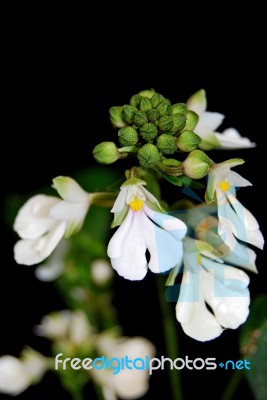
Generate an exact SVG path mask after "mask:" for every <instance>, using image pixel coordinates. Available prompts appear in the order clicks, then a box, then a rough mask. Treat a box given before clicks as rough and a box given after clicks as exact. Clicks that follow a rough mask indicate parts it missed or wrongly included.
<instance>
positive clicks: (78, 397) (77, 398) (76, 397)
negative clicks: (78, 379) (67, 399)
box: [71, 390, 84, 400]
mask: <svg viewBox="0 0 267 400" xmlns="http://www.w3.org/2000/svg"><path fill="white" fill-rule="evenodd" d="M71 396H72V399H73V400H84V398H83V394H82V392H81V391H80V390H75V391H72V392H71Z"/></svg>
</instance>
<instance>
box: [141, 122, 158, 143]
mask: <svg viewBox="0 0 267 400" xmlns="http://www.w3.org/2000/svg"><path fill="white" fill-rule="evenodd" d="M140 134H141V136H142V138H143V139H144V140H146V141H147V142H153V140H154V139H155V137H156V136H157V134H158V128H157V127H156V126H155V125H154V124H152V123H147V124H144V125H143V126H141V128H140Z"/></svg>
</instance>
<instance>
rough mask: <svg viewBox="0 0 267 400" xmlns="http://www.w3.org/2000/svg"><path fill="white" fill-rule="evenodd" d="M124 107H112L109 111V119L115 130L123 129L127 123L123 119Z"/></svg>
mask: <svg viewBox="0 0 267 400" xmlns="http://www.w3.org/2000/svg"><path fill="white" fill-rule="evenodd" d="M121 112H122V107H111V108H110V109H109V118H110V121H111V123H112V125H113V126H114V127H115V128H123V127H124V126H125V125H126V123H125V122H124V121H123V119H122V115H121Z"/></svg>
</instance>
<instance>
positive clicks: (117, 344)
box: [91, 334, 156, 400]
mask: <svg viewBox="0 0 267 400" xmlns="http://www.w3.org/2000/svg"><path fill="white" fill-rule="evenodd" d="M97 347H98V350H99V353H100V354H104V355H105V356H106V357H108V358H113V357H115V358H118V359H121V358H124V357H125V356H128V358H129V359H131V360H133V359H135V358H143V359H144V358H145V357H146V356H148V357H149V358H152V357H154V356H155V352H156V351H155V347H154V346H153V344H152V343H151V342H150V341H149V340H147V339H145V338H143V337H133V338H126V337H121V338H113V337H112V336H110V335H108V334H103V335H99V336H98V339H97ZM91 373H92V375H93V377H94V378H95V379H96V381H98V382H99V384H100V385H102V386H103V389H104V393H105V394H106V399H105V400H111V399H116V396H118V397H120V398H121V399H138V398H139V397H141V396H143V395H144V394H145V393H146V392H147V390H148V388H149V374H148V371H147V370H137V369H131V370H130V369H122V370H121V371H120V372H119V373H118V374H116V375H115V374H113V371H112V370H96V369H92V370H91ZM112 396H113V397H112Z"/></svg>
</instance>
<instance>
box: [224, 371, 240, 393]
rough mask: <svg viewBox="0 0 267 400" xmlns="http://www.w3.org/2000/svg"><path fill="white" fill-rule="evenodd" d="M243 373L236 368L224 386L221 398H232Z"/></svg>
mask: <svg viewBox="0 0 267 400" xmlns="http://www.w3.org/2000/svg"><path fill="white" fill-rule="evenodd" d="M243 376H244V375H243V373H242V371H238V370H236V371H235V372H234V373H233V375H232V377H231V379H230V380H229V382H228V385H227V386H226V389H225V391H224V393H223V395H222V397H221V400H231V399H233V398H234V395H235V393H236V391H237V388H238V386H239V384H240V382H241V380H242V378H243Z"/></svg>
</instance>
